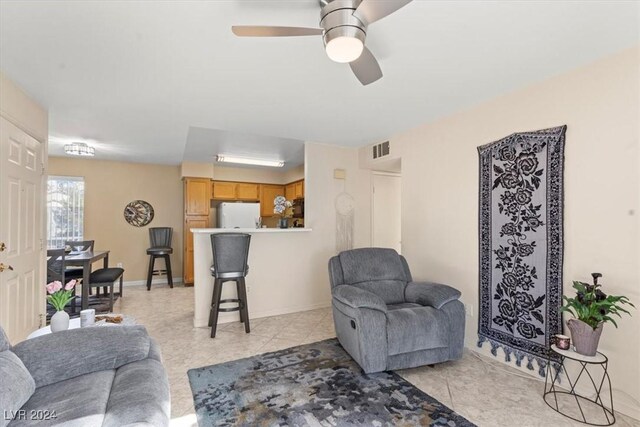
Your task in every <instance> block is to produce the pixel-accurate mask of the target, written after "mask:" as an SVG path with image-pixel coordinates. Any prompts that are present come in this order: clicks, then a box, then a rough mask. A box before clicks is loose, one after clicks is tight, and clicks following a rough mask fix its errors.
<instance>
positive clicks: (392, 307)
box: [387, 302, 422, 310]
mask: <svg viewBox="0 0 640 427" xmlns="http://www.w3.org/2000/svg"><path fill="white" fill-rule="evenodd" d="M415 307H422V306H421V305H420V304H415V303H412V302H401V303H399V304H388V305H387V310H400V309H401V308H415Z"/></svg>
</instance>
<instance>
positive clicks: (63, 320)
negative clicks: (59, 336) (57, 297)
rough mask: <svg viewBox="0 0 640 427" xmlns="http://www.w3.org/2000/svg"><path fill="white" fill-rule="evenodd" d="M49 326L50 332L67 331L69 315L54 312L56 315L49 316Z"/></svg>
mask: <svg viewBox="0 0 640 427" xmlns="http://www.w3.org/2000/svg"><path fill="white" fill-rule="evenodd" d="M49 326H51V332H60V331H66V330H67V329H69V314H67V312H66V311H64V310H62V311H56V313H55V314H54V315H53V316H51V322H50V323H49Z"/></svg>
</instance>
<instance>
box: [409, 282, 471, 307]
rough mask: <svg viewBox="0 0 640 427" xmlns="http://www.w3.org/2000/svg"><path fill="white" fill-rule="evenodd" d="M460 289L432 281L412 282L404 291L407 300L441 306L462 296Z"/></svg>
mask: <svg viewBox="0 0 640 427" xmlns="http://www.w3.org/2000/svg"><path fill="white" fill-rule="evenodd" d="M460 295H462V294H461V293H460V291H459V290H457V289H455V288H452V287H451V286H448V285H442V284H440V283H431V282H411V283H409V284H408V285H407V287H406V289H405V291H404V298H405V300H406V301H407V302H412V303H415V304H420V305H428V306H431V307H433V308H438V309H439V308H441V307H442V306H443V305H445V304H446V303H448V302H451V301H455V300H457V299H458V298H460Z"/></svg>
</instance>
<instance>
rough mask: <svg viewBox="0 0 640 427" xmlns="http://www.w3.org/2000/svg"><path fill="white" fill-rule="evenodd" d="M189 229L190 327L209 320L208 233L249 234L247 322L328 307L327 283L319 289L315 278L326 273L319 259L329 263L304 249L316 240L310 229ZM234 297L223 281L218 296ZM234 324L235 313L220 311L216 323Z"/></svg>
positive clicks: (210, 258)
mask: <svg viewBox="0 0 640 427" xmlns="http://www.w3.org/2000/svg"><path fill="white" fill-rule="evenodd" d="M191 231H192V232H193V250H194V270H193V272H194V318H193V324H194V326H195V327H206V326H207V324H208V322H209V310H210V307H211V295H212V293H213V277H211V270H210V269H211V265H212V264H213V252H212V250H211V235H212V234H217V233H229V232H236V233H247V234H250V235H251V246H250V247H249V260H248V264H249V266H250V267H251V269H250V270H249V275H248V276H247V278H246V283H247V294H248V295H247V299H248V305H249V318H250V319H254V318H259V317H267V316H275V315H279V314H285V313H292V312H296V311H301V310H311V309H314V308H320V307H326V306H327V301H328V295H329V292H330V291H329V284H328V282H327V283H326V287H325V286H323V285H321V286H318V284H317V282H316V280H315V278H317V277H321V276H322V273H324V272H325V271H326V262H325V261H324V259H325V258H326V259H327V260H328V259H329V256H328V255H329V254H327V255H325V254H321V255H320V257H319V255H317V254H314V253H313V252H312V251H310V250H309V249H308V248H310V247H312V245H311V244H310V242H311V241H312V240H313V239H314V238H316V236H315V235H314V234H313V233H312V232H311V231H312V230H311V229H310V228H284V229H281V228H258V229H256V228H194V229H192V230H191ZM318 259H322V260H323V261H321V262H318ZM311 265H318V266H320V268H321V269H322V271H321V272H318V271H317V269H316V268H315V267H314V268H310V266H311ZM236 295H237V292H236V286H235V283H234V282H227V283H225V284H224V286H223V289H222V298H223V299H228V298H236ZM229 306H231V305H229ZM238 320H239V313H238V312H228V313H220V317H219V320H218V323H227V322H233V321H238Z"/></svg>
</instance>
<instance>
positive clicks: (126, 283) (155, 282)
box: [122, 277, 182, 286]
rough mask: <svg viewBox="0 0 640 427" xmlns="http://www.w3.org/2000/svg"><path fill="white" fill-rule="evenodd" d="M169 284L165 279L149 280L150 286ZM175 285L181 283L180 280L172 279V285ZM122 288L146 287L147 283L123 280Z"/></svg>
mask: <svg viewBox="0 0 640 427" xmlns="http://www.w3.org/2000/svg"><path fill="white" fill-rule="evenodd" d="M168 283H169V282H168V281H167V279H166V278H165V277H162V278H159V279H152V280H151V284H152V285H166V284H168ZM177 283H182V278H181V277H180V278H175V279H173V284H174V285H175V284H177ZM122 285H123V286H146V285H147V281H146V280H125V281H124V282H123V283H122Z"/></svg>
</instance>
